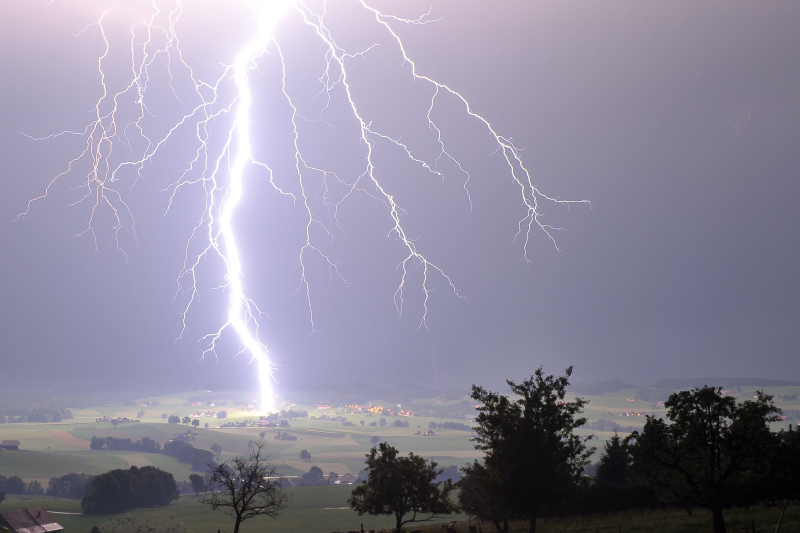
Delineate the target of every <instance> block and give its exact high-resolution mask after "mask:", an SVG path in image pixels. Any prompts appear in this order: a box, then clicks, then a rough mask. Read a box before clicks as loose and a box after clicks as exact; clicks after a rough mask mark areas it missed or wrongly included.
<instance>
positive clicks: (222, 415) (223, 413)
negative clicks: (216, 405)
mask: <svg viewBox="0 0 800 533" xmlns="http://www.w3.org/2000/svg"><path fill="white" fill-rule="evenodd" d="M217 418H228V411H220V412H219V413H217Z"/></svg>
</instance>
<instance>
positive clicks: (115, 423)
mask: <svg viewBox="0 0 800 533" xmlns="http://www.w3.org/2000/svg"><path fill="white" fill-rule="evenodd" d="M117 424H119V420H117V419H116V418H112V419H111V425H112V426H114V428H116V427H117Z"/></svg>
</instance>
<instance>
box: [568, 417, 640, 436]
mask: <svg viewBox="0 0 800 533" xmlns="http://www.w3.org/2000/svg"><path fill="white" fill-rule="evenodd" d="M581 428H585V429H594V430H596V431H616V432H617V433H631V432H633V431H636V430H637V429H640V428H637V427H634V426H620V425H619V424H617V423H616V422H611V421H610V420H598V421H597V422H586V423H585V424H584V425H582V426H581Z"/></svg>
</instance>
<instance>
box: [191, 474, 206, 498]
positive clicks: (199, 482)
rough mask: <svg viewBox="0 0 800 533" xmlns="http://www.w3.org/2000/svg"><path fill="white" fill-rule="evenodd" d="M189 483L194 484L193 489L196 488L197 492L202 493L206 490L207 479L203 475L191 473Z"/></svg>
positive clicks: (195, 491)
mask: <svg viewBox="0 0 800 533" xmlns="http://www.w3.org/2000/svg"><path fill="white" fill-rule="evenodd" d="M189 483H191V484H192V490H194V493H195V494H200V493H201V492H204V491H205V488H206V480H205V479H203V476H201V475H200V474H191V475H189Z"/></svg>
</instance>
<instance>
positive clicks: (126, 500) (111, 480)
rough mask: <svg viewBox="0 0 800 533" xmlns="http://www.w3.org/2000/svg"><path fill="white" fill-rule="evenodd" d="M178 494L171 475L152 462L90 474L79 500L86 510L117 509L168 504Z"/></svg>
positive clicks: (117, 510)
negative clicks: (125, 468) (151, 464)
mask: <svg viewBox="0 0 800 533" xmlns="http://www.w3.org/2000/svg"><path fill="white" fill-rule="evenodd" d="M178 496H180V492H179V491H178V485H177V483H175V478H174V477H173V476H172V474H170V473H169V472H164V471H163V470H160V469H158V468H156V467H154V466H143V467H141V468H139V467H136V466H132V467H130V469H128V470H122V469H119V470H111V471H110V472H106V473H105V474H100V475H98V476H94V477H93V478H91V480H90V481H89V483H88V485H87V490H86V493H85V495H84V496H83V500H82V501H81V509H82V510H83V512H84V513H86V514H105V513H120V512H123V511H127V510H129V509H133V508H136V507H157V506H163V505H169V503H170V502H171V501H172V500H177V499H178Z"/></svg>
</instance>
